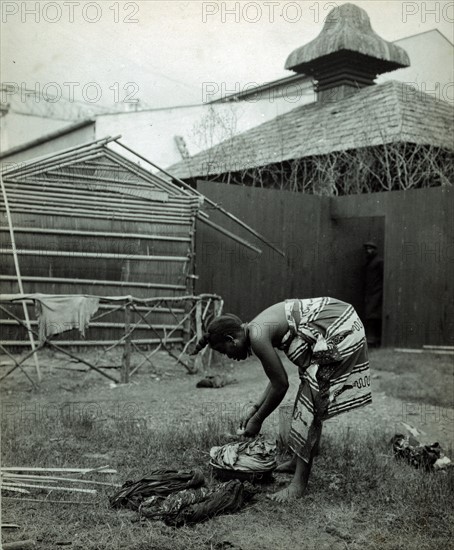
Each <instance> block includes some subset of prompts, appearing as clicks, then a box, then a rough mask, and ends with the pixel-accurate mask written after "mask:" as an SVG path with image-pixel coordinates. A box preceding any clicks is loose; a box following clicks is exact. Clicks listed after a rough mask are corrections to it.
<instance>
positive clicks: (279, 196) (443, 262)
mask: <svg viewBox="0 0 454 550" xmlns="http://www.w3.org/2000/svg"><path fill="white" fill-rule="evenodd" d="M198 190H199V191H201V192H202V193H203V194H205V195H206V196H208V197H209V198H210V199H212V200H214V201H216V202H217V203H219V204H221V205H222V206H223V207H224V208H226V209H227V210H229V211H230V212H232V213H234V214H235V215H237V216H238V217H240V218H242V219H243V220H245V221H246V222H247V223H249V224H250V225H251V226H252V227H254V228H255V229H256V230H258V231H259V232H261V233H262V234H264V235H265V236H266V237H267V238H269V239H270V241H271V242H273V243H274V244H276V245H277V246H278V247H280V248H282V249H283V250H284V251H285V253H286V257H285V258H282V257H281V256H279V254H277V253H276V252H274V251H273V250H271V249H270V248H268V247H266V246H265V245H263V244H262V243H260V242H258V241H257V242H254V244H256V245H257V246H259V247H260V248H262V251H263V252H262V254H261V255H259V254H257V253H255V252H253V251H250V250H248V249H246V248H244V247H242V246H241V245H240V244H238V243H235V242H233V241H231V240H228V239H227V238H226V237H223V236H222V235H219V234H218V233H216V232H214V231H213V230H211V229H210V228H208V227H206V226H202V224H199V225H198V228H197V236H196V262H197V266H196V273H197V274H198V276H199V279H198V281H197V285H196V289H197V292H199V293H200V292H212V293H216V294H220V295H221V296H223V298H224V300H225V311H231V312H232V313H237V314H238V315H240V316H241V317H243V318H244V319H246V320H247V319H251V318H252V317H253V316H254V315H256V314H257V313H258V312H260V311H261V310H262V309H263V308H265V307H267V306H268V305H270V304H272V303H274V302H276V301H280V300H283V299H285V298H292V297H308V296H323V295H331V296H335V297H337V298H340V299H343V300H346V301H348V302H350V303H352V304H353V305H354V306H355V307H356V308H357V310H358V312H359V313H360V314H362V309H363V267H364V260H365V258H364V251H363V247H362V244H363V243H364V242H365V241H367V240H374V241H376V242H377V244H378V247H379V253H380V254H381V255H382V256H383V258H384V262H385V282H384V306H383V315H384V327H383V343H384V344H385V345H387V346H402V347H421V346H422V345H423V344H432V345H452V344H453V343H454V342H453V334H454V330H453V329H454V293H453V286H452V283H451V281H452V280H454V273H453V271H454V230H453V225H454V222H453V220H454V215H453V214H454V208H453V205H454V201H453V197H454V193H453V191H452V189H450V188H432V189H421V190H414V191H401V192H390V193H374V194H370V195H351V196H346V197H334V198H331V197H318V196H313V195H303V194H296V193H289V192H282V191H277V190H270V189H257V188H250V187H239V186H233V185H232V186H226V185H224V184H216V183H212V182H200V183H199V184H198ZM210 216H211V219H212V220H213V221H215V222H217V223H219V222H221V221H222V223H223V226H224V227H227V228H228V229H230V230H231V231H233V232H235V233H237V234H239V235H240V236H242V237H244V238H247V239H249V240H250V235H248V234H247V233H246V232H245V233H241V231H239V230H238V228H236V227H234V226H233V225H231V226H230V225H229V224H230V222H228V220H225V219H223V217H222V214H220V213H217V212H215V211H212V213H210Z"/></svg>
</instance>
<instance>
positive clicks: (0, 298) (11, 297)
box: [0, 279, 224, 315]
mask: <svg viewBox="0 0 454 550" xmlns="http://www.w3.org/2000/svg"><path fill="white" fill-rule="evenodd" d="M82 280H83V279H82ZM33 296H34V295H33V294H23V295H20V294H0V302H14V301H18V300H24V299H27V298H30V297H33ZM94 297H95V298H99V299H100V300H103V301H104V302H113V303H115V302H121V301H132V302H134V303H140V304H148V303H150V302H185V301H186V300H197V299H199V298H200V299H208V298H212V299H213V301H216V302H217V303H219V304H220V305H221V304H223V303H224V302H223V300H222V298H221V297H220V296H219V295H218V294H209V293H203V294H198V295H194V294H183V295H182V296H155V297H153V298H136V297H134V296H97V295H95V296H94ZM221 310H222V305H221ZM6 312H7V313H8V311H6ZM218 314H219V315H220V313H218Z"/></svg>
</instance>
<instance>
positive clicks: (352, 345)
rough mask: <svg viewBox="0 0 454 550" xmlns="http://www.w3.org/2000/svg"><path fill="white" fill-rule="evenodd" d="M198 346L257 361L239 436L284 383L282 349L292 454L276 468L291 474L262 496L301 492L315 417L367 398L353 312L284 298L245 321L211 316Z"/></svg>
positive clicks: (314, 442)
mask: <svg viewBox="0 0 454 550" xmlns="http://www.w3.org/2000/svg"><path fill="white" fill-rule="evenodd" d="M206 345H209V346H210V347H211V348H212V349H214V350H216V351H218V352H220V353H223V354H224V355H227V357H229V358H230V359H236V360H237V361H240V360H243V359H246V358H247V357H248V356H249V355H251V354H252V352H253V353H254V354H255V355H256V356H257V357H258V358H259V359H260V361H261V363H262V365H263V368H264V370H265V373H266V375H267V376H268V378H269V384H268V386H267V388H266V390H265V393H264V394H263V395H262V397H261V398H260V399H259V400H258V401H257V403H256V404H255V405H254V406H253V407H251V409H250V410H249V411H248V413H247V414H246V416H245V418H244V419H243V421H242V426H243V427H244V435H245V436H249V437H252V436H255V435H257V434H258V433H259V432H260V430H261V427H262V423H263V421H264V420H265V418H267V417H268V416H269V415H270V414H271V413H272V412H273V411H274V410H275V409H276V407H278V405H279V404H280V403H281V401H282V400H283V398H284V396H285V394H286V392H287V390H288V387H289V383H288V378H287V373H286V371H285V369H284V366H283V365H282V362H281V360H280V358H279V355H278V354H277V352H276V349H280V350H283V351H284V353H285V354H286V356H287V357H288V358H289V359H290V361H291V362H292V363H294V364H295V365H296V366H297V367H298V372H299V377H300V386H299V390H298V393H297V396H296V400H295V405H294V408H293V415H292V425H291V429H290V436H289V447H290V449H291V450H292V451H293V453H294V457H293V459H292V460H291V461H289V462H288V463H285V464H283V465H281V466H280V467H279V468H278V470H280V471H294V477H293V480H292V481H291V483H290V485H289V486H288V487H287V488H285V489H283V490H281V491H279V492H277V493H275V494H273V495H271V497H270V498H272V499H273V500H276V501H278V502H283V501H286V500H288V499H291V498H295V497H300V496H302V495H303V493H304V491H305V489H306V486H307V482H308V479H309V474H310V470H311V466H312V460H313V458H314V455H315V454H316V452H317V448H318V444H319V441H320V436H321V432H322V424H323V421H324V420H326V419H328V418H332V417H333V416H336V415H338V414H340V413H343V412H347V411H350V410H352V409H354V408H357V407H361V406H363V405H367V404H369V403H371V401H372V397H371V392H370V374H369V361H368V354H367V343H366V338H365V334H364V327H363V324H362V323H361V321H360V319H359V317H358V315H357V313H356V312H355V310H354V309H353V307H352V306H351V305H350V304H347V303H345V302H341V301H340V300H336V299H335V298H310V299H303V300H299V299H292V300H285V301H284V302H280V303H278V304H274V305H272V306H270V307H269V308H267V309H265V310H264V311H262V313H260V314H259V315H257V317H255V319H254V320H253V321H252V322H250V323H243V322H242V321H241V319H239V318H238V317H236V316H235V315H230V314H227V315H222V316H220V317H217V318H216V319H214V320H213V321H212V322H211V323H210V325H209V326H208V329H207V332H206V333H205V334H204V336H203V337H202V338H201V339H200V340H199V342H198V344H197V346H196V348H195V351H194V354H196V353H198V352H199V351H200V350H201V349H203V348H204V347H205V346H206Z"/></svg>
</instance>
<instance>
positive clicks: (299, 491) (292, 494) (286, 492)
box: [267, 483, 304, 503]
mask: <svg viewBox="0 0 454 550" xmlns="http://www.w3.org/2000/svg"><path fill="white" fill-rule="evenodd" d="M303 494H304V487H303V485H299V484H298V485H297V484H295V483H290V485H289V486H288V487H286V488H285V489H282V490H280V491H278V492H277V493H274V494H272V495H267V498H269V499H270V500H274V501H275V502H279V503H282V502H288V501H289V500H293V499H295V498H300V497H302V496H303Z"/></svg>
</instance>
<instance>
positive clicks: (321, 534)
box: [2, 417, 454, 550]
mask: <svg viewBox="0 0 454 550" xmlns="http://www.w3.org/2000/svg"><path fill="white" fill-rule="evenodd" d="M232 428H233V425H232V424H231V422H229V421H228V420H227V419H225V421H219V420H217V419H216V418H205V420H203V421H200V422H198V423H193V424H191V423H189V422H188V423H186V424H185V425H183V424H182V423H181V422H177V421H175V420H172V419H169V423H168V424H167V425H166V426H161V427H160V428H159V429H149V428H147V426H146V425H144V424H143V423H140V422H139V423H131V422H124V423H122V422H118V421H116V422H112V421H106V422H103V421H101V422H99V421H93V420H92V419H90V418H89V417H83V418H70V419H64V418H62V419H60V420H58V421H55V422H40V423H38V424H35V423H33V422H28V423H26V424H25V423H23V424H22V425H18V424H17V423H16V424H11V423H10V424H7V425H5V423H4V425H3V426H2V434H3V445H2V447H3V449H2V450H3V462H4V463H6V464H13V463H14V464H27V465H30V466H32V465H43V464H47V465H50V464H52V466H55V467H57V466H71V465H73V466H80V465H81V464H85V463H86V462H87V459H86V458H85V456H86V455H87V453H96V452H99V450H100V449H102V450H108V451H109V452H110V454H111V455H112V456H113V457H114V459H113V460H111V461H110V462H109V463H110V465H111V466H113V467H115V468H117V470H118V472H121V475H119V476H118V477H117V478H116V481H117V482H124V481H125V480H127V479H136V478H139V477H142V476H143V475H145V474H146V472H147V471H150V470H152V469H155V468H159V467H170V468H184V469H192V468H201V469H202V470H203V472H204V474H205V475H206V477H207V479H208V480H209V482H210V483H211V482H212V479H211V476H210V471H209V468H208V465H207V462H208V451H209V449H210V447H211V446H213V445H216V444H220V443H223V442H225V432H226V431H231V430H232ZM43 442H46V444H43ZM452 476H453V472H450V473H449V474H437V475H432V474H426V473H424V472H420V471H416V470H413V469H412V468H411V467H409V466H408V465H405V464H400V463H396V462H395V461H394V459H393V458H392V457H390V456H389V441H387V440H386V438H385V437H384V436H383V434H382V433H381V432H380V430H377V432H376V433H367V434H365V433H353V432H350V431H348V430H347V433H346V434H345V433H343V434H342V435H340V434H333V435H329V436H327V437H326V438H325V440H324V443H323V445H322V454H321V456H320V457H319V458H317V459H316V462H315V465H314V469H313V477H312V479H311V482H310V490H309V492H308V493H307V495H306V496H305V498H303V499H301V500H300V501H298V502H296V503H292V504H291V505H285V506H279V505H277V504H275V503H272V502H270V501H269V500H267V499H266V498H265V495H264V494H262V493H261V494H259V495H258V497H257V498H256V500H255V503H254V504H253V505H251V506H248V507H247V508H246V509H245V510H244V511H243V512H241V513H239V514H235V515H233V516H224V517H219V518H215V519H213V520H210V521H209V522H207V523H205V524H200V525H197V526H195V527H191V528H190V527H183V528H180V529H172V528H169V527H167V526H165V525H164V524H162V523H156V522H148V521H147V522H146V523H137V522H135V520H136V518H137V516H136V514H135V513H134V512H130V511H123V510H119V511H117V510H112V509H110V508H109V505H108V496H109V495H110V494H112V493H113V491H115V489H110V488H102V489H101V490H100V492H99V494H98V495H96V496H92V495H87V496H78V495H77V494H74V495H73V494H70V493H67V494H65V496H64V497H62V496H61V494H62V493H60V494H59V495H55V496H52V497H50V498H52V499H68V498H71V499H72V500H78V501H85V502H86V501H90V503H89V504H72V505H65V504H61V505H56V504H51V503H48V504H43V503H31V502H20V501H15V500H8V499H5V500H4V502H3V520H4V521H8V522H15V523H18V524H20V525H22V526H23V527H22V529H21V531H20V532H19V533H17V532H16V533H14V535H12V534H8V533H7V534H6V535H5V536H4V540H5V541H8V540H21V539H24V538H34V539H36V540H38V541H39V546H38V548H40V549H43V550H44V549H46V550H51V549H55V548H60V547H61V545H60V544H59V543H62V542H71V543H72V544H71V548H72V549H74V550H75V549H80V550H82V549H83V550H95V549H96V550H101V549H106V550H107V549H109V550H111V549H116V548H118V549H120V548H121V549H125V548H131V549H135V550H149V549H157V550H183V549H184V550H186V549H187V550H199V549H205V548H206V549H218V550H221V549H227V548H230V549H234V548H235V549H242V550H255V549H258V548H260V549H261V550H262V549H263V550H265V549H273V550H276V549H287V548H292V547H295V548H305V549H306V548H307V549H311V548H314V549H315V548H330V549H331V550H332V549H337V548H347V547H348V548H354V549H355V548H357V549H359V548H365V549H370V550H375V549H377V550H378V549H382V548H389V549H391V548H392V549H402V550H407V549H408V548H418V549H419V550H429V549H433V548H436V547H437V548H447V547H448V541H449V538H450V537H452V535H454V533H453V532H452V526H453V525H454V521H453V520H454V517H453V514H452V507H451V502H452V498H453V496H454V484H453V483H452V482H453V477H452ZM99 477H100V476H98V478H99ZM108 477H109V476H102V479H103V480H107V478H108ZM281 478H282V476H281ZM277 479H280V478H277ZM288 479H289V478H288V477H287V476H285V477H284V480H285V482H287V481H288ZM276 488H277V484H276V486H275V487H268V488H267V489H264V490H272V491H274V490H275V489H276ZM40 498H44V497H40Z"/></svg>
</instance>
